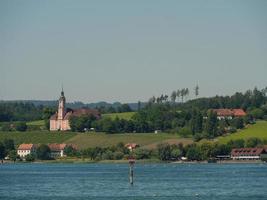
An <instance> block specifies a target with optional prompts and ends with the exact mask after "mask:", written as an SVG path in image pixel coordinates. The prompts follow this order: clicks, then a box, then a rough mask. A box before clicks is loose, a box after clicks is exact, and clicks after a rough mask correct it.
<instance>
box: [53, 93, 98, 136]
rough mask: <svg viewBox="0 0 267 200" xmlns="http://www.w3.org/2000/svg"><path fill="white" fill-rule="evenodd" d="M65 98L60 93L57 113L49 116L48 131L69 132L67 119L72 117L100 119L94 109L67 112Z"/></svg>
mask: <svg viewBox="0 0 267 200" xmlns="http://www.w3.org/2000/svg"><path fill="white" fill-rule="evenodd" d="M65 103H66V98H65V96H64V92H63V91H62V92H61V96H60V98H59V103H58V111H57V112H56V113H55V114H54V115H52V116H51V118H50V131H58V130H60V131H67V130H70V129H71V128H70V124H69V119H70V118H71V117H72V116H76V117H79V116H83V115H87V116H89V115H93V116H94V117H95V118H96V119H99V118H100V113H99V112H98V111H97V110H95V109H88V108H81V109H73V110H72V109H70V110H69V111H68V112H67V109H66V106H65Z"/></svg>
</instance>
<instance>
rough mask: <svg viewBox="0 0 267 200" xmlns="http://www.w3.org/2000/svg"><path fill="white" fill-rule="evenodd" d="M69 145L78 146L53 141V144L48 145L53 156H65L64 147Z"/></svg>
mask: <svg viewBox="0 0 267 200" xmlns="http://www.w3.org/2000/svg"><path fill="white" fill-rule="evenodd" d="M67 146H72V147H73V148H74V149H77V147H75V146H74V145H69V144H56V143H52V144H48V147H49V148H50V151H51V152H50V156H51V157H52V158H56V157H64V156H65V154H64V149H65V147H67Z"/></svg>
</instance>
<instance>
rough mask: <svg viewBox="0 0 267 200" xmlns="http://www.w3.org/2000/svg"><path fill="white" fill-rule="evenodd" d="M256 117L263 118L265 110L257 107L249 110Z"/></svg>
mask: <svg viewBox="0 0 267 200" xmlns="http://www.w3.org/2000/svg"><path fill="white" fill-rule="evenodd" d="M249 114H250V115H252V116H253V117H254V118H255V119H262V118H263V116H264V111H263V110H262V109H260V108H255V109H253V110H251V111H250V112H249Z"/></svg>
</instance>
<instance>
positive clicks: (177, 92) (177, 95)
mask: <svg viewBox="0 0 267 200" xmlns="http://www.w3.org/2000/svg"><path fill="white" fill-rule="evenodd" d="M180 96H181V90H177V91H176V97H177V100H178V101H179V98H180Z"/></svg>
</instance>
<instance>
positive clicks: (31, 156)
mask: <svg viewBox="0 0 267 200" xmlns="http://www.w3.org/2000/svg"><path fill="white" fill-rule="evenodd" d="M25 160H26V161H27V162H33V161H34V160H35V156H34V155H33V154H27V155H26V156H25Z"/></svg>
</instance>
